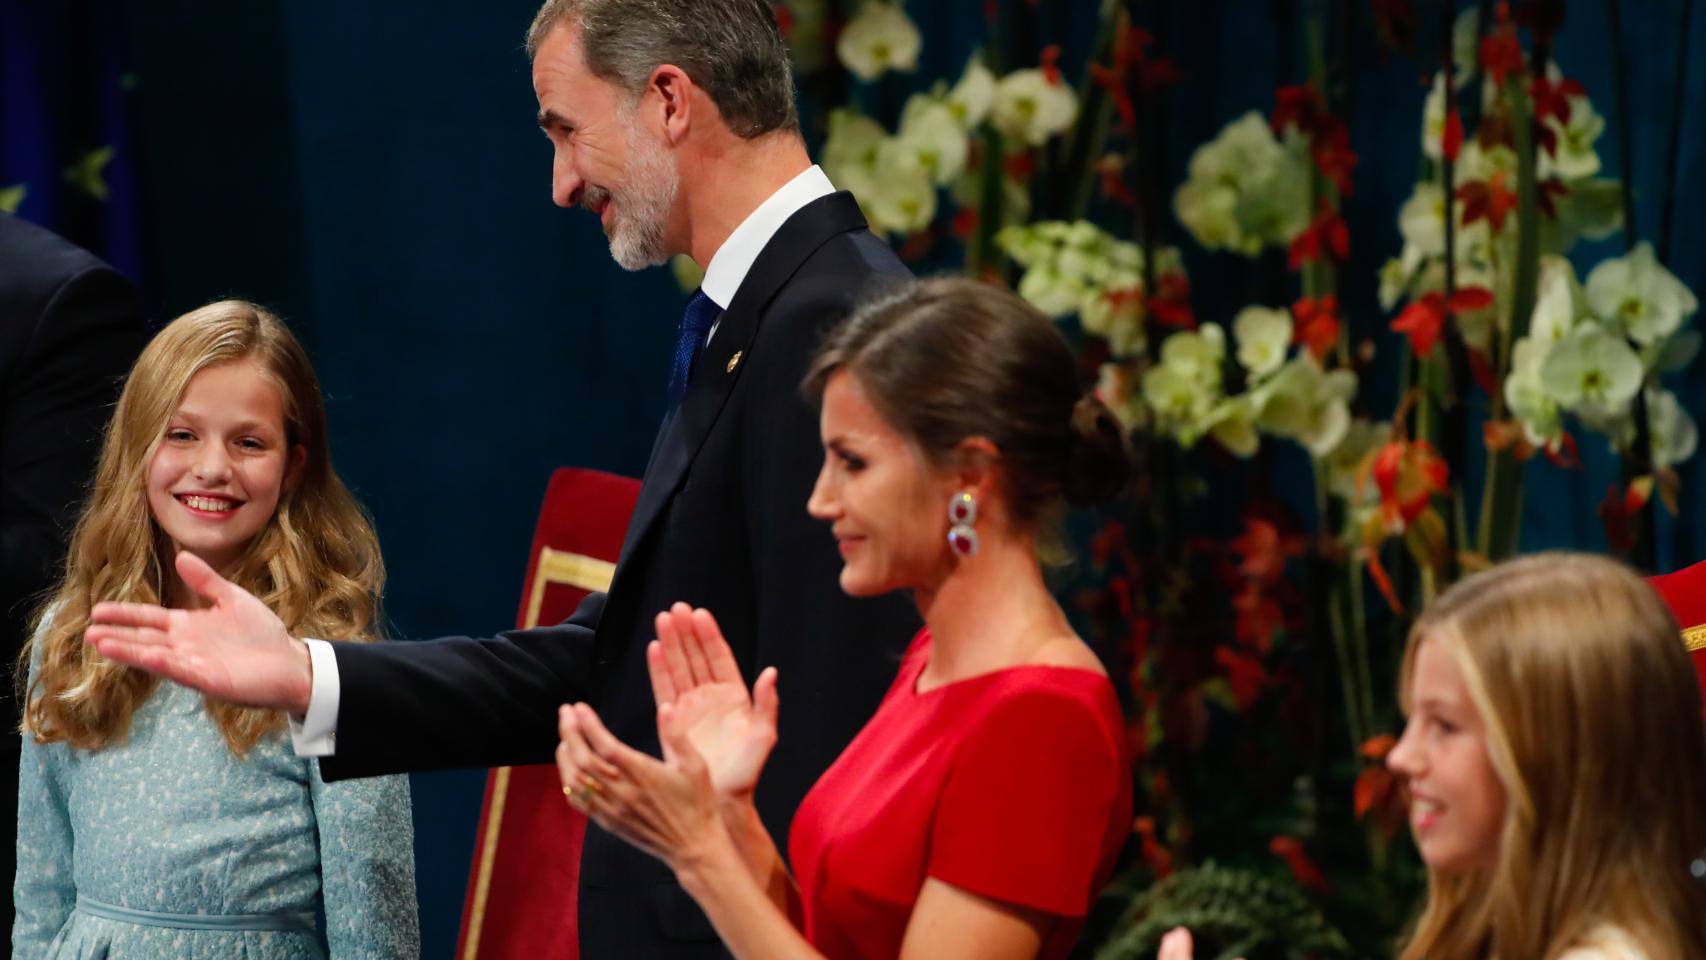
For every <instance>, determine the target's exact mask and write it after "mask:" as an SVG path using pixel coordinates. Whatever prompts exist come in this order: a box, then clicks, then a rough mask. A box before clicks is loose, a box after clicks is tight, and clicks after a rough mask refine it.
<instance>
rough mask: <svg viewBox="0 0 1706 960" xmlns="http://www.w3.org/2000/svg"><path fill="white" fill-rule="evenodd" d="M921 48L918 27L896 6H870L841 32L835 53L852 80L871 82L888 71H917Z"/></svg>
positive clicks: (877, 3)
mask: <svg viewBox="0 0 1706 960" xmlns="http://www.w3.org/2000/svg"><path fill="white" fill-rule="evenodd" d="M923 46H924V38H923V37H922V36H920V35H919V33H918V26H917V25H916V24H914V23H913V22H912V18H911V17H908V16H907V15H906V11H905V10H902V9H901V8H900V6H899V5H898V4H891V3H882V2H871V3H867V4H865V6H864V9H862V10H860V11H859V15H858V16H856V17H854V18H853V19H852V20H850V21H848V23H847V26H846V27H845V28H843V29H842V31H841V36H840V38H839V39H837V40H836V41H835V53H836V56H839V57H840V58H841V63H842V65H843V66H845V67H846V68H847V69H848V71H849V72H851V73H852V74H853V75H854V76H855V77H858V78H859V79H860V80H864V81H866V82H870V81H872V80H875V79H876V78H878V77H880V76H882V75H883V73H884V72H885V71H888V70H898V71H901V72H903V73H911V72H912V71H913V70H915V69H917V67H918V51H919V50H920V49H921V48H922V47H923Z"/></svg>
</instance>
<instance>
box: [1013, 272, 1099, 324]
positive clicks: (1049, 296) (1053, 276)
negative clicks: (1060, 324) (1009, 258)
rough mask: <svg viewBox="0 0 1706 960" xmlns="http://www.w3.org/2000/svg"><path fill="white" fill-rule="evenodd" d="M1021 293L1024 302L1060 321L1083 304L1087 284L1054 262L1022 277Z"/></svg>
mask: <svg viewBox="0 0 1706 960" xmlns="http://www.w3.org/2000/svg"><path fill="white" fill-rule="evenodd" d="M1018 293H1019V296H1020V297H1023V298H1024V299H1025V302H1027V303H1029V304H1030V305H1031V306H1033V307H1036V308H1037V309H1038V310H1040V311H1042V312H1043V313H1045V314H1048V315H1049V316H1050V317H1053V318H1055V319H1057V320H1058V319H1060V318H1061V317H1064V316H1066V315H1067V314H1069V313H1071V312H1073V311H1074V310H1077V309H1078V306H1079V304H1081V303H1082V302H1083V301H1084V295H1085V289H1084V282H1083V281H1082V280H1080V279H1079V278H1078V277H1077V276H1074V275H1072V274H1069V273H1066V272H1065V271H1062V270H1061V269H1060V268H1059V267H1057V266H1055V265H1054V264H1053V263H1040V264H1037V265H1035V266H1033V267H1031V268H1030V269H1028V270H1026V271H1025V275H1024V276H1023V277H1020V278H1019V289H1018Z"/></svg>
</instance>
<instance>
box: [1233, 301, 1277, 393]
mask: <svg viewBox="0 0 1706 960" xmlns="http://www.w3.org/2000/svg"><path fill="white" fill-rule="evenodd" d="M1232 335H1233V337H1235V338H1236V339H1237V341H1238V362H1239V363H1240V364H1242V365H1243V366H1244V369H1245V370H1248V371H1249V372H1250V376H1251V377H1254V378H1261V377H1265V376H1267V375H1268V374H1270V373H1272V372H1274V371H1275V370H1278V369H1279V368H1280V365H1281V364H1283V363H1285V353H1286V349H1287V348H1288V347H1290V346H1291V311H1289V310H1276V309H1273V308H1271V307H1259V306H1249V307H1245V308H1244V309H1242V310H1240V311H1238V315H1237V316H1236V317H1234V318H1232Z"/></svg>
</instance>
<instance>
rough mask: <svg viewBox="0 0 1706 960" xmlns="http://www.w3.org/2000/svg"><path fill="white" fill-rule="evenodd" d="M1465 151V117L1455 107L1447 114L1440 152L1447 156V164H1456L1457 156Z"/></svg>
mask: <svg viewBox="0 0 1706 960" xmlns="http://www.w3.org/2000/svg"><path fill="white" fill-rule="evenodd" d="M1462 149H1463V117H1462V116H1461V115H1460V114H1458V112H1457V107H1456V106H1453V107H1452V108H1451V109H1449V110H1447V111H1446V112H1445V131H1444V133H1442V134H1441V136H1440V150H1441V151H1442V152H1443V153H1444V154H1445V160H1446V162H1447V163H1456V162H1457V154H1458V152H1459V151H1461V150H1462Z"/></svg>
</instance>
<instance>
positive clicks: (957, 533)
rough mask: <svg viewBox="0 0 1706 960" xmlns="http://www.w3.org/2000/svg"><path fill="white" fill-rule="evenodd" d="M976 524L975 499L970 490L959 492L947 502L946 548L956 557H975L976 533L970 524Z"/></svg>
mask: <svg viewBox="0 0 1706 960" xmlns="http://www.w3.org/2000/svg"><path fill="white" fill-rule="evenodd" d="M976 522H977V498H976V497H974V496H972V493H971V491H970V490H961V491H960V492H959V493H956V494H954V496H953V499H951V500H949V501H948V523H950V524H952V526H950V527H949V528H948V546H949V547H950V548H952V549H953V551H954V555H955V556H957V557H975V556H977V548H978V542H977V531H976V530H974V529H972V524H974V523H976Z"/></svg>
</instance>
